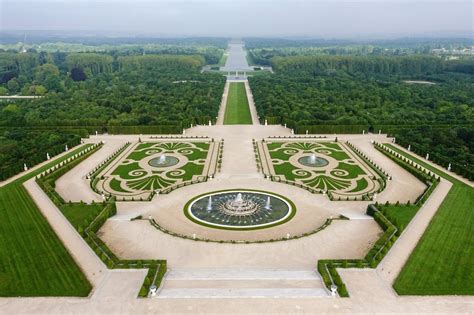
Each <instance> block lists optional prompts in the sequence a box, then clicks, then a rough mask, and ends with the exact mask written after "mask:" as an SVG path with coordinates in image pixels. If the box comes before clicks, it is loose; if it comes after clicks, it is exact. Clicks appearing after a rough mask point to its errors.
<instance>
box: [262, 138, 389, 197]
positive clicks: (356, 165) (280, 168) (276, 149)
mask: <svg viewBox="0 0 474 315" xmlns="http://www.w3.org/2000/svg"><path fill="white" fill-rule="evenodd" d="M262 144H263V145H262V146H261V148H263V151H264V152H263V156H262V157H261V160H262V163H263V164H264V166H263V167H262V168H263V170H264V172H265V171H267V173H268V175H269V177H270V178H271V179H272V180H275V181H281V182H286V183H288V184H293V185H298V186H301V187H302V188H304V189H307V190H310V191H312V192H320V193H328V194H329V196H330V198H331V199H333V200H356V199H359V200H362V199H366V200H368V199H371V197H372V196H373V195H374V194H375V193H377V192H380V191H381V190H382V189H383V188H384V187H385V176H382V175H381V174H382V173H381V172H379V171H377V169H375V168H374V166H372V165H368V164H367V163H366V162H365V161H364V159H363V158H362V157H361V156H360V155H358V154H356V153H355V152H354V151H353V150H352V149H351V148H350V147H349V146H348V145H345V144H343V143H340V142H337V141H308V140H303V139H300V140H294V141H278V140H277V141H275V140H267V141H265V140H264V141H263V143H262Z"/></svg>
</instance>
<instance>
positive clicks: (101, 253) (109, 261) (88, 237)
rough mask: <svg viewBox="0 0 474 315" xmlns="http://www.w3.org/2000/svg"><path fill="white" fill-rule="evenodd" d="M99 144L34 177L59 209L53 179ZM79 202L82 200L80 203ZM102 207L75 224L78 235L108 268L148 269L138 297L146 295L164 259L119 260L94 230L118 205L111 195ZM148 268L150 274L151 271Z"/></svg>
mask: <svg viewBox="0 0 474 315" xmlns="http://www.w3.org/2000/svg"><path fill="white" fill-rule="evenodd" d="M101 146H102V143H101V144H99V145H96V146H95V147H93V148H92V149H90V148H88V149H86V150H84V151H82V152H80V153H79V154H77V155H75V158H73V159H68V160H66V161H67V162H66V163H64V164H63V163H59V164H57V165H55V166H54V167H52V168H51V169H49V170H47V171H45V172H43V173H42V174H40V175H39V176H37V178H36V181H37V183H38V184H39V186H40V187H41V189H42V190H43V191H44V192H45V193H46V194H47V195H48V197H50V198H51V200H52V201H53V202H54V203H55V205H56V206H58V208H60V209H63V207H65V206H67V205H68V204H67V203H66V202H65V201H64V199H62V198H61V197H60V196H59V194H58V193H57V192H56V191H55V189H54V186H55V181H56V180H57V179H58V178H59V177H60V176H61V175H63V174H64V173H66V172H67V171H69V170H70V169H72V168H73V167H74V166H76V165H77V164H79V163H80V162H81V161H83V160H84V159H86V158H87V157H88V156H90V155H91V154H92V153H94V152H95V151H96V150H98V149H99V148H100V147H101ZM81 204H82V202H81ZM103 205H104V208H103V209H102V211H100V213H99V214H98V215H97V216H96V217H95V218H93V219H92V220H91V221H90V222H87V226H86V227H85V228H82V227H78V228H77V230H78V232H79V234H80V235H81V236H82V237H83V238H84V240H85V241H86V242H87V244H88V245H89V246H90V247H91V249H92V250H93V251H94V252H95V253H96V255H97V256H98V257H99V258H100V259H101V260H102V261H103V262H104V264H105V265H106V266H107V267H108V268H109V269H123V268H138V269H141V268H149V271H148V275H147V277H146V278H145V280H144V283H143V285H142V289H141V290H140V294H139V296H141V297H145V296H147V295H148V291H149V289H150V286H151V285H157V287H159V285H160V284H161V281H162V278H163V276H164V274H165V273H166V261H165V260H120V259H119V258H118V257H117V256H116V255H115V254H114V253H113V252H112V251H111V250H110V249H109V247H108V246H107V245H106V244H105V243H104V242H103V241H102V240H101V239H100V237H99V236H97V234H96V233H97V232H98V231H99V230H100V228H101V227H102V225H103V224H104V223H105V222H106V221H107V219H108V218H110V217H111V216H114V215H115V214H116V213H117V207H116V204H115V199H114V198H111V199H109V201H108V202H103ZM150 270H152V271H151V273H150ZM149 275H153V281H150V277H149Z"/></svg>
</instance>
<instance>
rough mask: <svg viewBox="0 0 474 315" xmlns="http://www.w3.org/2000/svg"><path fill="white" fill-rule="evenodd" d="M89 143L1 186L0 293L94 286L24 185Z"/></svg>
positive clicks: (78, 292) (61, 292)
mask: <svg viewBox="0 0 474 315" xmlns="http://www.w3.org/2000/svg"><path fill="white" fill-rule="evenodd" d="M85 147H86V146H82V147H80V148H78V149H76V150H74V151H71V152H70V153H69V154H67V155H66V156H64V157H63V158H61V159H59V160H57V161H53V162H51V163H48V164H47V165H46V166H44V167H41V168H40V169H39V170H37V171H34V172H32V173H30V174H28V175H25V176H23V177H21V178H19V179H17V180H16V181H14V182H12V183H10V184H8V185H6V186H4V187H1V188H0V231H1V233H0V234H1V238H0V296H4V297H6V296H87V295H88V294H89V292H90V290H91V289H92V286H91V284H90V283H89V281H88V280H87V278H86V277H85V275H84V274H83V273H82V271H81V269H80V268H79V266H78V265H77V264H76V262H75V261H74V259H73V258H72V257H71V255H70V254H69V252H68V251H67V249H66V248H65V247H64V245H63V244H62V242H61V241H60V240H59V238H58V236H57V235H56V234H55V233H54V231H53V230H52V229H51V226H50V225H49V224H48V222H47V220H46V219H45V218H44V217H43V215H42V214H41V212H40V210H39V209H38V207H37V206H36V204H35V203H34V201H33V200H32V199H31V197H30V196H29V195H28V193H27V191H26V189H25V188H24V187H23V185H22V184H23V182H25V181H26V180H28V179H30V178H32V177H33V176H35V175H37V174H39V173H40V172H42V171H44V170H45V169H47V168H49V167H51V166H52V165H55V164H57V163H59V161H62V160H64V159H67V158H68V157H70V156H72V155H74V154H76V153H77V152H79V151H81V150H83V149H84V148H85Z"/></svg>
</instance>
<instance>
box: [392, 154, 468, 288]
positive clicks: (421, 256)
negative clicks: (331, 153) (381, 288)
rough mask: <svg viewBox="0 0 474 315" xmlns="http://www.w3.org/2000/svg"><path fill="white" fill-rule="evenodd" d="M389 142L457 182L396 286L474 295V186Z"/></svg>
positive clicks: (424, 164)
mask: <svg viewBox="0 0 474 315" xmlns="http://www.w3.org/2000/svg"><path fill="white" fill-rule="evenodd" d="M387 146H389V147H390V148H391V149H393V150H395V151H397V152H398V153H400V154H402V155H404V156H406V157H409V158H410V159H412V160H413V161H414V162H416V163H418V164H420V165H422V166H424V167H426V168H427V169H429V170H431V171H433V172H434V173H436V174H438V175H440V176H442V177H443V178H445V179H446V180H449V181H450V182H452V183H453V186H452V188H451V190H450V191H449V193H448V195H447V196H446V198H445V199H444V201H443V203H442V204H441V206H440V208H439V209H438V211H437V212H436V214H435V216H434V217H433V219H432V220H431V222H430V224H429V226H428V228H427V229H426V231H425V233H424V234H423V236H422V237H421V239H420V241H419V242H418V244H417V246H416V247H415V249H414V250H413V252H412V253H411V255H410V257H409V259H408V261H407V263H406V264H405V266H404V267H403V269H402V271H401V272H400V274H399V275H398V277H397V279H396V280H395V283H394V288H395V290H396V291H397V292H398V294H401V295H473V294H474V246H473V244H474V243H473V242H474V224H473V222H474V211H473V209H474V188H472V187H470V186H468V185H466V184H464V183H462V182H461V181H458V180H457V179H455V178H453V177H452V176H449V175H448V174H446V173H444V172H441V171H439V170H438V169H436V168H434V167H431V166H430V165H428V164H426V163H425V162H423V161H422V160H420V159H417V158H416V157H413V156H411V155H409V154H407V153H405V152H403V151H401V150H399V149H398V148H396V147H394V146H391V145H387Z"/></svg>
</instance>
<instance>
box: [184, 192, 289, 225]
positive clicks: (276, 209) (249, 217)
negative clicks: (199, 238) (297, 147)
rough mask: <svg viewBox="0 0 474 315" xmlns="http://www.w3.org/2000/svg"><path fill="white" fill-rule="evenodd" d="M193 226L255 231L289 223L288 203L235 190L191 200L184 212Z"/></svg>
mask: <svg viewBox="0 0 474 315" xmlns="http://www.w3.org/2000/svg"><path fill="white" fill-rule="evenodd" d="M184 211H185V214H186V216H187V217H188V218H189V219H191V220H193V221H195V222H196V223H199V224H203V225H206V226H210V227H216V228H224V229H240V230H244V229H255V228H265V227H270V226H274V225H277V224H281V223H284V222H286V221H288V220H289V219H291V217H292V216H293V215H294V213H295V208H294V206H293V204H292V203H291V201H289V200H288V199H286V198H284V197H282V196H278V195H275V194H272V193H266V192H260V191H252V190H235V191H222V192H214V193H209V194H206V195H204V196H199V197H196V198H195V199H193V200H191V201H190V202H189V203H188V205H187V206H186V207H185V209H184Z"/></svg>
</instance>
